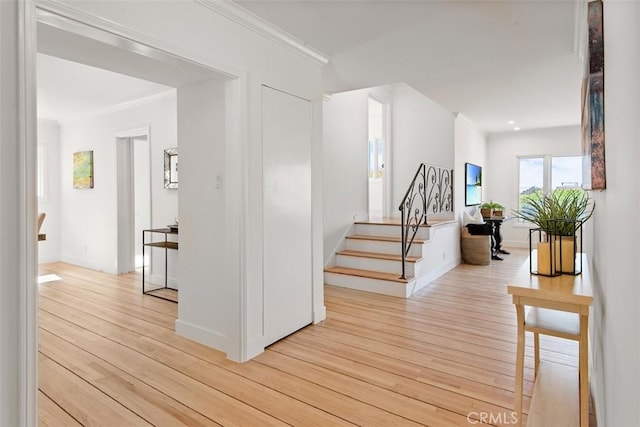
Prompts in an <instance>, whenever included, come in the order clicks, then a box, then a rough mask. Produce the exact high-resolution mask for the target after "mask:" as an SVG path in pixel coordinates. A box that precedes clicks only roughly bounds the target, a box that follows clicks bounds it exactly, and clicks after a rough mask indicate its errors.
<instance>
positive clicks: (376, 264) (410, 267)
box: [336, 254, 416, 276]
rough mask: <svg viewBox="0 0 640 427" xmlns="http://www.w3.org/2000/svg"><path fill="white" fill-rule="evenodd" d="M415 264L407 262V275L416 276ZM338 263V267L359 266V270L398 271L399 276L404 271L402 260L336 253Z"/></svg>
mask: <svg viewBox="0 0 640 427" xmlns="http://www.w3.org/2000/svg"><path fill="white" fill-rule="evenodd" d="M415 264H416V263H413V262H407V263H406V267H405V268H406V269H405V274H406V275H407V276H415V274H414V273H415V268H414V267H415ZM336 265H337V266H338V267H349V268H357V269H359V270H372V271H383V272H387V273H396V274H398V276H400V274H401V273H402V262H401V261H393V260H388V259H378V258H367V257H359V256H350V255H340V254H337V255H336Z"/></svg>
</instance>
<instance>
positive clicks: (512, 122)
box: [507, 120, 515, 125]
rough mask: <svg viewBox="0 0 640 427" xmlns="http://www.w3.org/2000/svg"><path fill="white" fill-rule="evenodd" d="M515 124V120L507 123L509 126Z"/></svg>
mask: <svg viewBox="0 0 640 427" xmlns="http://www.w3.org/2000/svg"><path fill="white" fill-rule="evenodd" d="M514 123H515V122H514V121H513V120H509V121H508V122H507V124H508V125H512V124H514Z"/></svg>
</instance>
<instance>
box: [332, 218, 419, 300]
mask: <svg viewBox="0 0 640 427" xmlns="http://www.w3.org/2000/svg"><path fill="white" fill-rule="evenodd" d="M430 228H431V226H428V225H422V226H420V229H419V230H418V233H417V234H416V238H415V240H414V241H413V245H412V246H411V248H410V250H409V253H408V254H407V257H406V266H405V268H406V271H405V276H406V279H402V278H401V275H402V255H401V253H402V250H401V247H402V245H401V237H400V236H401V232H400V222H399V220H394V219H385V220H380V221H361V222H356V223H355V224H354V226H353V230H352V234H351V235H348V236H347V237H346V238H345V249H344V250H340V251H338V252H336V265H335V266H333V267H328V268H326V269H325V270H324V272H325V273H324V280H325V283H326V284H328V285H335V286H341V287H345V288H351V289H358V290H362V291H368V292H375V293H380V294H385V295H392V296H397V297H403V298H406V297H409V296H411V294H412V293H413V292H415V291H416V290H418V289H419V288H421V287H422V286H424V285H425V284H426V283H428V282H425V283H421V282H423V281H419V280H418V279H417V278H420V277H424V276H425V273H426V272H425V271H424V270H425V265H424V264H425V262H424V255H425V248H426V245H427V244H428V243H429V240H430V239H429V237H430Z"/></svg>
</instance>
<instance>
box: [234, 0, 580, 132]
mask: <svg viewBox="0 0 640 427" xmlns="http://www.w3.org/2000/svg"><path fill="white" fill-rule="evenodd" d="M236 3H238V4H239V5H241V6H242V7H243V8H246V9H248V10H249V11H250V12H252V13H254V14H256V15H258V16H259V17H261V18H263V19H265V20H267V21H269V22H270V23H272V24H274V25H275V26H277V27H279V28H281V29H282V30H284V31H285V32H287V33H289V34H291V35H293V36H295V37H296V38H298V39H300V40H301V41H303V42H304V43H306V44H308V45H310V46H311V47H313V48H315V49H317V50H320V51H321V52H323V53H325V54H327V55H328V56H330V57H331V61H330V62H329V64H328V65H326V66H325V67H324V70H323V85H324V90H325V91H326V92H327V93H329V94H330V93H336V92H342V91H347V90H352V89H361V88H366V87H372V86H381V85H388V84H393V83H400V82H404V83H407V84H409V85H410V86H412V87H413V88H414V89H416V90H418V91H420V92H422V93H423V94H424V95H426V96H427V97H429V98H430V99H432V100H434V101H435V102H437V103H439V104H440V105H442V106H443V107H444V108H446V109H447V110H449V111H452V112H460V113H462V114H463V115H465V116H467V117H468V118H469V119H470V120H471V121H473V122H475V123H476V124H477V125H478V126H479V127H480V128H481V129H482V130H484V131H485V132H487V133H495V132H504V131H512V128H513V127H514V126H518V127H520V128H521V129H523V130H524V129H532V128H540V127H552V126H564V125H576V124H578V123H579V121H580V86H581V79H582V73H583V65H582V62H581V60H580V59H579V58H578V56H577V54H576V53H575V52H574V33H575V31H574V21H575V16H576V8H577V6H578V5H579V3H580V2H579V0H550V1H543V0H524V1H485V0H462V1H454V0H449V1H446V0H441V1H432V0H366V1H364V0H331V1H326V0H319V1H315V0H293V1H287V0H277V1H274V0H237V1H236ZM509 121H514V122H515V124H508V122H509Z"/></svg>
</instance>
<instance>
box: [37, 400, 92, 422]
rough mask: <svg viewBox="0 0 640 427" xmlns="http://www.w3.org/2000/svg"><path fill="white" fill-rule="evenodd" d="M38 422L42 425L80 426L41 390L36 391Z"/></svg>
mask: <svg viewBox="0 0 640 427" xmlns="http://www.w3.org/2000/svg"><path fill="white" fill-rule="evenodd" d="M38 424H39V425H40V426H43V427H76V426H81V425H82V424H80V423H79V422H78V421H76V420H75V419H74V418H73V417H72V416H71V415H69V414H68V413H66V412H65V411H64V410H63V409H62V408H61V407H60V406H58V405H57V404H56V403H55V402H54V401H53V400H51V399H49V397H48V396H47V395H45V394H44V393H43V392H42V391H38Z"/></svg>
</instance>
